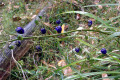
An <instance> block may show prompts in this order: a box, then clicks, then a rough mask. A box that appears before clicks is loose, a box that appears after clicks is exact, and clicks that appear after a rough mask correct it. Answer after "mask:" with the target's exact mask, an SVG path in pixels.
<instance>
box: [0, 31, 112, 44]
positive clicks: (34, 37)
mask: <svg viewBox="0 0 120 80" xmlns="http://www.w3.org/2000/svg"><path fill="white" fill-rule="evenodd" d="M75 31H93V32H99V33H103V34H107V35H110V33H108V32H102V31H100V30H90V29H84V30H71V31H67V32H65V33H60V34H53V35H46V36H32V37H23V39H33V38H46V37H54V36H59V35H63V34H68V33H72V32H75ZM16 40H18V39H12V40H9V41H3V42H0V44H3V43H6V42H12V41H16Z"/></svg>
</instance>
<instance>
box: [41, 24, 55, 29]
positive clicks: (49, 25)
mask: <svg viewBox="0 0 120 80" xmlns="http://www.w3.org/2000/svg"><path fill="white" fill-rule="evenodd" d="M43 24H44V25H46V26H48V27H50V28H52V29H54V28H53V26H52V25H51V24H50V23H49V22H44V23H43Z"/></svg>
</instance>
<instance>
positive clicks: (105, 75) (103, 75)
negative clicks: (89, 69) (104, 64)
mask: <svg viewBox="0 0 120 80" xmlns="http://www.w3.org/2000/svg"><path fill="white" fill-rule="evenodd" d="M105 77H108V75H107V74H106V73H104V74H102V78H105ZM103 80H110V79H109V78H106V79H103Z"/></svg>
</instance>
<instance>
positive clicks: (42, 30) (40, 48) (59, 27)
mask: <svg viewBox="0 0 120 80" xmlns="http://www.w3.org/2000/svg"><path fill="white" fill-rule="evenodd" d="M56 23H57V24H58V25H59V24H60V23H61V21H60V20H57V21H56ZM88 26H89V27H91V26H92V20H88ZM55 30H56V31H57V32H58V33H61V31H62V28H61V26H57V27H56V28H55ZM16 32H17V33H19V34H24V32H25V31H24V29H23V28H22V27H17V28H16ZM41 33H42V34H45V33H46V29H45V28H41ZM16 45H17V46H18V47H19V46H20V45H21V41H16ZM36 50H37V51H42V47H41V46H40V45H37V46H36ZM75 51H76V52H77V53H79V51H80V48H75ZM101 53H102V54H106V53H107V50H106V49H105V48H102V49H101Z"/></svg>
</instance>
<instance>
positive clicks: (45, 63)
mask: <svg viewBox="0 0 120 80" xmlns="http://www.w3.org/2000/svg"><path fill="white" fill-rule="evenodd" d="M42 63H43V64H44V65H47V66H49V67H52V68H55V69H57V68H56V67H55V66H54V65H51V64H48V63H47V62H45V61H44V60H42Z"/></svg>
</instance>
